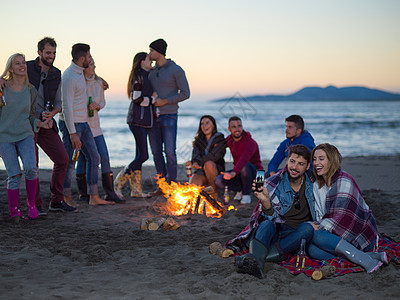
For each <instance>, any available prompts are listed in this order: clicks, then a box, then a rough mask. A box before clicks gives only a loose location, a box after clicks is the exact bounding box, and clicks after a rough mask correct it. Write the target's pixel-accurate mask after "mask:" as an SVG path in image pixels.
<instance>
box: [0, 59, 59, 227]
mask: <svg viewBox="0 0 400 300" xmlns="http://www.w3.org/2000/svg"><path fill="white" fill-rule="evenodd" d="M1 77H2V78H4V79H5V80H6V87H5V89H4V90H2V91H0V97H3V98H4V101H5V103H4V104H5V105H3V106H1V107H0V156H1V158H2V159H3V162H4V165H5V167H6V171H7V174H8V179H7V196H8V204H9V207H10V215H11V218H13V219H14V220H15V222H19V220H20V218H21V217H22V213H21V211H20V210H19V186H20V183H21V177H22V174H23V172H22V170H21V166H20V164H19V160H18V156H19V157H20V158H21V161H22V164H23V168H24V175H25V184H26V193H27V205H28V215H29V218H30V219H36V218H37V217H38V212H37V209H36V204H35V196H36V189H37V180H38V179H37V177H38V168H37V166H36V156H35V145H34V139H33V137H34V131H33V130H35V131H36V132H37V131H39V129H40V127H43V128H51V127H52V125H53V123H52V122H53V121H52V120H51V119H48V120H46V121H44V122H42V121H40V120H39V119H35V110H36V102H37V95H38V93H37V91H36V89H35V88H34V87H33V86H32V85H31V84H30V83H29V80H28V74H27V66H26V61H25V56H24V55H23V54H20V53H17V54H13V55H11V56H10V58H9V59H8V61H7V64H6V68H5V70H4V72H3V74H2V75H1Z"/></svg>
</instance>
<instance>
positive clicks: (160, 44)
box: [150, 39, 168, 56]
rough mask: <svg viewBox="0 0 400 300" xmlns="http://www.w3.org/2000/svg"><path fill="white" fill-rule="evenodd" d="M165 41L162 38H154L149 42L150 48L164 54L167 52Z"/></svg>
mask: <svg viewBox="0 0 400 300" xmlns="http://www.w3.org/2000/svg"><path fill="white" fill-rule="evenodd" d="M167 46H168V45H167V42H166V41H164V40H163V39H158V40H155V41H154V42H152V43H151V44H150V48H152V49H154V50H156V51H157V52H158V53H160V54H162V55H164V56H165V53H166V52H167Z"/></svg>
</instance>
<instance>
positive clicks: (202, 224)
mask: <svg viewBox="0 0 400 300" xmlns="http://www.w3.org/2000/svg"><path fill="white" fill-rule="evenodd" d="M263 165H264V167H266V165H267V162H263ZM228 167H229V166H228ZM397 168H400V155H397V156H385V157H377V156H374V157H352V158H345V159H344V163H343V169H344V170H346V171H347V172H349V173H350V174H351V175H353V177H354V178H355V179H356V181H357V183H358V184H359V186H360V188H361V190H362V191H363V194H364V196H365V199H366V201H367V203H368V204H369V205H370V207H371V209H372V211H373V214H374V216H375V218H376V220H377V223H378V230H379V232H380V233H385V234H387V235H388V236H390V237H391V238H393V239H394V240H396V241H400V210H399V208H400V176H399V175H398V173H397ZM119 169H120V168H114V174H117V172H118V171H119ZM179 170H180V171H179V178H178V179H179V180H181V181H182V182H183V181H186V175H185V170H184V167H183V166H180V168H179ZM154 173H155V169H154V168H153V167H145V168H144V170H143V178H145V181H144V183H145V185H144V188H145V190H146V191H152V190H154V189H155V184H154V180H152V179H151V177H152V176H153V175H154ZM50 175H51V170H40V174H39V176H40V182H41V192H42V198H43V200H44V201H45V207H47V206H48V201H49V197H50V192H49V182H50ZM6 178H7V175H6V172H5V171H0V212H1V219H0V228H1V230H0V232H1V233H0V235H1V237H0V240H1V246H0V278H1V280H0V293H1V299H293V298H297V299H344V298H347V299H400V280H399V277H400V265H397V264H395V263H394V262H391V263H390V264H389V265H387V266H383V267H382V268H381V269H380V270H378V271H377V272H374V273H372V274H367V273H366V272H360V273H352V274H347V275H345V276H340V277H334V278H329V279H326V280H321V281H313V280H312V279H311V278H310V277H307V276H306V275H304V274H299V275H292V274H290V273H289V272H288V271H287V270H286V269H285V268H283V267H281V266H279V265H277V264H273V263H268V264H267V266H266V268H265V277H264V278H263V279H257V278H255V277H252V276H249V275H244V274H238V273H236V272H235V268H234V265H233V261H234V259H233V258H232V257H230V258H224V259H223V258H220V257H218V256H215V255H211V254H210V253H209V249H208V247H209V245H210V244H211V243H212V242H215V241H218V242H221V243H225V242H226V241H227V240H229V239H231V238H232V237H234V236H235V235H237V234H238V233H239V232H240V231H241V230H242V229H243V228H244V226H245V225H246V224H247V222H248V218H249V216H250V214H251V212H252V210H253V209H254V206H255V204H256V200H255V199H254V198H253V201H252V204H251V205H240V204H239V203H238V202H234V201H232V202H233V204H234V205H235V207H236V208H237V210H231V211H229V212H227V213H226V214H224V215H223V216H222V217H221V218H207V217H205V216H203V215H186V216H179V217H174V218H175V220H177V221H178V222H179V224H180V225H181V227H180V228H179V229H177V230H174V231H165V230H162V229H160V230H157V231H143V230H141V229H140V223H141V220H142V219H143V218H148V217H155V216H158V215H159V211H158V210H157V206H158V205H160V204H162V203H163V202H165V201H166V200H165V199H164V198H163V197H162V196H158V197H153V198H150V199H132V198H129V192H128V190H125V194H124V195H125V197H126V199H127V202H126V203H125V204H118V205H113V206H102V207H90V206H89V205H88V204H87V203H82V202H79V203H80V205H79V208H78V211H77V212H73V213H51V212H49V213H48V215H47V216H46V217H42V218H39V219H37V220H35V221H26V222H23V223H21V224H19V225H15V224H13V223H12V222H10V218H9V208H8V202H7V194H6ZM99 178H100V176H99ZM99 182H100V181H99ZM73 183H74V184H75V182H74V181H73ZM100 186H101V185H100ZM100 190H101V191H102V189H101V188H100ZM73 193H74V194H73V196H74V197H75V199H77V196H78V192H77V189H76V185H74V186H73ZM25 195H26V193H25V188H24V184H21V210H22V212H23V213H25V212H26V209H27V208H26V204H25ZM220 196H222V191H220ZM233 196H234V194H233V192H232V193H231V199H232V198H233Z"/></svg>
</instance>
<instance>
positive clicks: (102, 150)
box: [76, 60, 125, 204]
mask: <svg viewBox="0 0 400 300" xmlns="http://www.w3.org/2000/svg"><path fill="white" fill-rule="evenodd" d="M95 68H96V66H95V64H94V60H91V62H90V63H89V67H87V68H86V69H85V70H84V74H85V79H86V85H87V95H88V97H92V103H91V104H90V105H89V107H88V109H90V110H92V111H93V115H92V116H89V118H88V123H89V126H90V130H91V131H92V134H93V137H94V141H95V143H96V148H97V151H98V152H99V155H100V163H101V179H102V184H103V189H104V192H105V193H106V196H105V200H107V201H113V202H115V203H121V202H125V200H122V199H120V198H119V197H118V196H117V195H116V194H115V192H114V184H113V173H112V171H111V166H110V157H109V155H108V149H107V144H106V140H105V139H104V135H103V131H102V130H101V128H100V117H99V110H100V109H102V108H103V107H104V106H105V105H106V100H105V97H104V87H103V80H102V79H101V78H100V77H99V76H97V74H96V72H95ZM89 163H90V161H87V160H86V158H85V156H84V155H83V153H82V154H81V155H80V156H79V157H78V164H77V167H76V183H77V185H78V189H79V194H80V196H79V198H80V199H81V200H83V199H85V200H89V196H88V194H87V182H86V169H87V172H89V171H90V170H91V168H90V167H89V166H88V167H87V168H86V164H89ZM89 204H93V203H89ZM96 204H110V203H107V202H103V201H102V202H100V203H97V202H96Z"/></svg>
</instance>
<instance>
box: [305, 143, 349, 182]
mask: <svg viewBox="0 0 400 300" xmlns="http://www.w3.org/2000/svg"><path fill="white" fill-rule="evenodd" d="M317 150H322V151H324V152H325V154H326V157H327V159H328V161H329V166H328V172H327V173H326V178H327V182H325V180H324V178H323V177H322V176H319V175H318V174H317V171H316V170H315V165H314V163H313V172H314V176H315V178H316V180H317V182H318V186H319V188H322V187H323V186H324V185H325V184H326V185H327V186H331V181H332V176H333V174H335V173H336V171H337V170H339V168H340V165H341V164H342V155H341V154H340V152H339V150H338V149H337V148H336V147H335V146H333V145H331V144H328V143H325V144H319V145H318V146H317V147H315V148H314V149H313V151H312V154H311V159H312V160H314V154H315V151H317Z"/></svg>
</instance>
